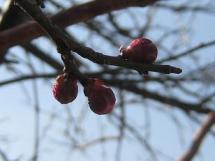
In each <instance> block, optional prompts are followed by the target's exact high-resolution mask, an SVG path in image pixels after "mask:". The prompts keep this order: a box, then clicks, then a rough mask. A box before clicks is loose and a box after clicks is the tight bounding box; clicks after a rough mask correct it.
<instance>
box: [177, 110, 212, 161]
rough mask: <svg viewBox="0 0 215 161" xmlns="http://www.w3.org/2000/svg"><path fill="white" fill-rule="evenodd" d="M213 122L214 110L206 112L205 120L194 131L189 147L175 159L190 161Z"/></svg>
mask: <svg viewBox="0 0 215 161" xmlns="http://www.w3.org/2000/svg"><path fill="white" fill-rule="evenodd" d="M214 124H215V112H212V113H210V114H208V117H207V120H206V121H205V123H203V125H202V126H201V127H200V128H199V130H198V131H197V132H196V134H195V136H194V139H193V142H192V144H191V146H190V148H189V149H188V150H187V151H186V152H185V153H184V154H183V155H182V156H181V157H180V158H179V159H178V160H177V161H191V160H192V159H193V157H194V156H195V155H196V154H197V152H198V150H199V148H200V146H201V144H202V142H203V139H204V138H205V136H206V134H207V133H208V132H209V131H210V129H211V127H212V126H213V125H214Z"/></svg>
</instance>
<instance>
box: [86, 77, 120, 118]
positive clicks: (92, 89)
mask: <svg viewBox="0 0 215 161" xmlns="http://www.w3.org/2000/svg"><path fill="white" fill-rule="evenodd" d="M84 93H85V95H86V96H87V97H88V101H89V102H88V103H89V106H90V109H91V110H92V111H93V112H95V113H96V114H99V115H103V114H107V113H110V112H111V111H112V110H113V108H114V105H115V102H116V98H115V95H114V93H113V91H112V90H111V88H110V87H107V86H106V85H104V83H103V82H102V81H100V80H98V79H90V80H89V82H88V84H87V86H86V87H85V88H84Z"/></svg>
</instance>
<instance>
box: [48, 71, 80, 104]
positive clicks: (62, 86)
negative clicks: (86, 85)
mask: <svg viewBox="0 0 215 161" xmlns="http://www.w3.org/2000/svg"><path fill="white" fill-rule="evenodd" d="M52 93H53V95H54V97H55V99H56V100H58V101H59V102H60V103H62V104H67V103H69V102H72V101H73V100H74V99H75V98H76V97H77V94H78V85H77V79H76V78H75V77H74V76H71V75H70V77H67V75H66V74H61V75H59V76H58V77H57V78H56V81H55V83H54V85H53V88H52Z"/></svg>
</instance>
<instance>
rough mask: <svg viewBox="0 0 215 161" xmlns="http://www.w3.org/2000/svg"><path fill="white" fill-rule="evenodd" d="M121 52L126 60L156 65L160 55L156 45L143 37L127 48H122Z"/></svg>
mask: <svg viewBox="0 0 215 161" xmlns="http://www.w3.org/2000/svg"><path fill="white" fill-rule="evenodd" d="M120 52H121V54H122V57H123V58H124V59H128V60H132V61H135V62H139V63H146V64H152V63H154V62H155V60H156V58H157V53H158V51H157V47H156V46H155V44H154V43H153V42H152V41H151V40H149V39H146V38H143V37H141V38H138V39H135V40H133V41H132V42H131V43H130V44H129V46H128V47H126V48H125V47H120Z"/></svg>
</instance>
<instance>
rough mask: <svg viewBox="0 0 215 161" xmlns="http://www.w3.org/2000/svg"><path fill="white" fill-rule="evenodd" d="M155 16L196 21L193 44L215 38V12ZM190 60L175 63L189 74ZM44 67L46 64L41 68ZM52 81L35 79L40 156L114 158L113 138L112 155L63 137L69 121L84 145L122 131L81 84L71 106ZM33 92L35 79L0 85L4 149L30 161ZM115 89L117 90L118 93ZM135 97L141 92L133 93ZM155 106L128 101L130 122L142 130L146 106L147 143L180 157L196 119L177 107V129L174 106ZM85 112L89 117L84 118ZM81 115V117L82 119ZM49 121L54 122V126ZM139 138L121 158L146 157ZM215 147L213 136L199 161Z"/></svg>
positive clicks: (203, 57) (208, 55)
mask: <svg viewBox="0 0 215 161" xmlns="http://www.w3.org/2000/svg"><path fill="white" fill-rule="evenodd" d="M2 2H3V1H0V4H1V3H2ZM172 3H175V2H172ZM137 12H138V13H144V12H145V9H142V8H140V9H137ZM167 15H168V16H167ZM156 16H157V17H156V22H157V23H163V22H165V23H166V24H165V25H166V26H172V25H181V26H185V27H187V26H189V25H192V27H193V28H194V30H193V31H192V33H189V34H188V35H187V36H188V40H189V41H190V42H189V43H188V44H189V45H190V46H194V45H197V44H199V43H201V42H207V41H210V40H213V39H214V38H215V32H214V27H215V21H214V15H213V16H210V15H207V14H201V15H199V16H198V17H197V18H196V19H195V20H193V21H192V23H189V21H190V19H189V18H190V17H189V16H188V17H187V18H185V17H184V16H183V15H181V16H176V17H175V16H173V15H172V12H163V11H161V12H158V13H156ZM120 20H121V21H122V23H125V25H126V23H128V22H129V20H128V19H127V18H126V16H125V17H122V18H121V19H120ZM69 29H70V30H72V31H73V33H74V34H75V35H78V36H80V39H81V38H82V37H83V38H84V36H85V35H84V34H83V31H82V30H81V29H80V27H79V26H73V27H70V28H69ZM147 36H149V37H150V38H151V39H154V40H156V39H157V34H156V32H152V33H150V34H149V35H147ZM99 40H100V39H99ZM94 41H98V38H96V37H95V40H94ZM100 41H102V40H100ZM34 42H35V43H40V44H41V46H45V48H46V50H47V51H49V52H51V53H52V54H53V55H56V56H55V57H56V58H59V56H58V55H57V53H56V51H55V47H54V46H52V44H51V43H49V42H47V41H44V39H43V38H39V39H37V40H34ZM126 43H128V42H126ZM168 43H171V39H170V40H169V42H167V43H166V44H165V45H166V46H168ZM170 46H171V45H170ZM96 50H98V51H105V52H106V53H117V49H115V48H110V46H109V45H108V44H106V45H104V46H99V45H98V48H96ZM11 53H14V54H15V55H17V56H18V57H19V58H21V59H22V60H23V61H28V59H26V57H25V54H23V52H22V50H21V49H20V48H19V47H14V48H13V49H12V50H11ZM164 55H165V53H162V52H161V53H160V56H161V57H163V56H164ZM198 57H199V58H200V59H199V60H200V61H199V62H198V63H200V64H205V62H208V60H211V61H213V60H215V59H214V58H215V54H214V47H213V48H208V49H206V50H201V51H199V54H198ZM30 59H32V61H33V64H34V66H35V68H36V70H37V72H50V71H53V70H52V69H50V68H49V67H47V66H43V64H42V63H40V62H39V61H37V60H35V59H33V58H32V57H30ZM188 62H191V60H187V61H182V62H171V63H173V64H177V65H179V66H180V67H182V68H183V70H184V71H185V72H186V70H188V69H189V68H187V65H188ZM190 64H191V66H193V67H195V64H193V63H190ZM40 66H41V68H38V67H40ZM17 69H20V70H21V71H22V72H25V73H30V70H29V69H28V68H27V67H26V65H22V64H19V65H18V66H17ZM0 73H1V75H2V76H1V78H0V81H3V80H6V79H8V78H13V77H14V74H13V73H10V72H8V70H7V69H6V67H5V66H1V68H0ZM16 74H17V73H16ZM52 82H53V79H51V80H50V81H49V82H46V81H44V80H36V84H37V89H38V91H39V106H40V109H41V111H42V112H43V114H41V120H40V123H41V127H40V130H41V133H40V135H41V136H44V135H45V139H44V141H42V143H41V145H40V158H41V160H53V161H55V160H56V161H57V160H68V158H69V159H70V160H77V159H78V160H79V161H85V160H89V159H90V160H95V161H99V160H107V161H112V160H114V156H115V148H116V143H114V142H111V141H110V142H108V143H107V144H105V149H106V150H107V151H108V152H107V154H105V153H104V152H103V149H102V148H101V145H96V146H93V147H91V148H90V149H89V151H86V153H84V155H83V154H82V153H80V152H78V151H73V152H71V151H70V150H69V148H68V147H69V142H68V140H66V139H65V137H64V135H65V134H64V132H65V130H66V123H68V121H69V123H70V124H71V126H74V125H75V124H77V125H78V126H80V127H81V129H82V130H84V131H85V133H82V132H80V133H78V134H79V135H77V134H76V133H74V131H75V130H71V131H70V132H71V134H72V136H73V137H74V138H77V139H79V140H80V138H84V139H83V140H81V141H82V142H83V143H84V142H85V141H89V140H90V139H92V138H97V137H99V136H101V135H104V134H108V135H117V130H116V128H115V127H114V126H113V125H112V124H110V123H108V122H109V120H110V118H109V116H98V115H95V114H94V113H92V112H91V111H90V109H89V107H88V105H87V99H86V98H85V97H84V95H83V92H82V91H83V90H82V87H81V86H79V96H78V98H77V99H76V100H75V101H74V102H73V103H72V104H69V105H68V106H62V105H60V104H59V103H58V102H57V101H56V100H54V98H53V96H52V93H51V84H52ZM32 91H33V83H32V82H31V81H26V82H23V83H21V84H19V85H18V84H13V85H8V86H2V87H1V88H0V102H1V106H0V113H1V115H0V120H3V121H0V136H5V137H6V138H7V139H8V140H9V142H7V143H4V142H3V141H1V137H0V148H1V149H3V150H4V151H7V153H8V155H9V157H10V159H14V158H17V157H21V158H22V160H28V159H29V158H30V157H31V155H32V153H33V147H34V137H35V136H34V112H33V107H34V105H35V100H34V93H33V92H32ZM115 92H116V93H117V91H115ZM130 97H137V96H135V95H131V96H130ZM179 97H181V96H179ZM141 99H142V98H141ZM151 106H153V107H160V104H158V103H155V102H150V101H149V100H146V104H135V105H133V106H132V105H128V107H127V108H126V114H127V115H128V119H129V120H128V122H129V123H132V124H134V125H135V126H136V127H138V128H139V129H141V128H143V129H144V127H143V125H144V124H146V123H147V122H146V121H147V120H146V118H145V117H146V116H144V115H143V114H144V111H145V110H146V109H147V110H148V111H149V115H148V116H147V117H149V118H151V119H150V120H151V122H150V125H151V133H150V137H149V138H148V141H149V142H150V143H151V144H152V145H153V146H155V147H156V149H161V150H163V152H164V153H165V154H168V155H169V156H170V157H172V158H173V159H174V160H176V158H177V157H178V156H180V155H181V154H182V153H183V152H184V151H185V150H186V149H187V148H188V146H189V145H190V141H191V138H192V135H193V133H194V131H196V129H197V128H198V126H197V125H196V124H193V123H191V121H190V120H189V119H188V118H187V117H186V116H185V115H184V113H182V112H181V111H180V110H177V109H175V110H174V111H173V112H172V113H173V114H174V115H176V116H177V118H178V119H179V120H180V125H181V126H182V127H177V126H176V125H175V124H174V123H173V122H172V121H171V118H170V117H169V116H168V115H167V114H166V113H167V112H168V111H169V110H170V109H169V108H166V109H165V110H166V112H161V111H159V110H157V108H150V107H151ZM116 110H118V109H116ZM68 111H70V112H69V113H70V114H71V115H72V118H74V120H69V117H68ZM50 113H52V114H55V115H57V116H58V117H57V118H55V119H54V120H51V121H50ZM82 115H84V116H85V117H84V118H83V120H82ZM79 119H80V120H81V121H78V120H79ZM50 122H51V123H52V124H51V125H50ZM49 125H50V126H51V127H50V129H49V131H47V132H46V133H45V134H44V133H42V132H43V131H44V128H45V127H47V126H49ZM181 128H183V130H184V131H183V133H182V136H183V137H179V136H181V135H180V132H181V130H180V129H181ZM72 129H73V128H72ZM43 134H44V135H43ZM141 134H142V135H147V134H145V132H144V130H143V131H142V133H141ZM82 142H81V143H82ZM137 142H138V141H137V140H136V139H135V138H134V137H133V136H132V135H131V134H128V138H127V141H125V142H123V146H124V148H123V154H124V155H123V156H122V160H125V161H129V160H147V158H148V157H149V154H148V153H147V152H146V150H145V149H143V148H142V147H141V146H140V145H138V144H137ZM214 145H215V140H214V138H212V137H211V136H208V137H207V138H206V139H205V141H204V143H203V145H202V150H201V152H200V158H201V159H199V158H197V159H195V160H194V161H198V160H204V161H211V158H215V153H214V152H215V151H214ZM143 154H144V155H143ZM103 156H106V157H107V158H106V159H102V158H103ZM165 159H166V158H161V159H160V160H161V161H165ZM0 161H1V158H0Z"/></svg>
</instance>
